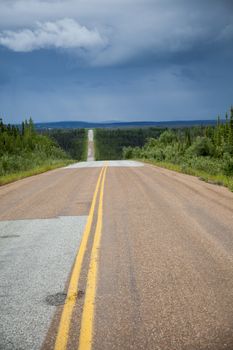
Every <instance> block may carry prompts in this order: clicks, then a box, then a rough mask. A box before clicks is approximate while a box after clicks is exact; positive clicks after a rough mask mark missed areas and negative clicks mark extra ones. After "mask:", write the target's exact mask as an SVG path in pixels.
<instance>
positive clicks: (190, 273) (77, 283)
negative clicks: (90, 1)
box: [0, 135, 233, 350]
mask: <svg viewBox="0 0 233 350" xmlns="http://www.w3.org/2000/svg"><path fill="white" fill-rule="evenodd" d="M89 136H90V135H89ZM0 266H1V274H0V298H1V304H0V309H1V310H0V314H1V317H0V349H4V350H5V349H6V350H8V349H24V350H29V349H30V350H31V349H40V348H43V349H54V348H55V349H56V350H61V349H82V350H86V349H91V348H92V349H93V350H105V349H106V350H110V349H119V350H122V349H124V350H127V349H151V350H154V349H162V350H207V349H211V350H221V349H224V350H226V349H228V350H230V349H231V350H232V349H233V194H232V193H231V192H229V191H228V190H227V189H225V188H222V187H218V186H214V185H211V184H207V183H205V182H202V181H200V180H198V179H197V178H195V177H192V176H187V175H183V174H178V173H175V172H172V171H169V170H165V169H161V168H158V167H153V166H150V165H144V166H142V164H141V163H137V162H130V161H129V162H128V161H118V162H114V161H113V162H94V161H90V162H86V163H77V164H75V165H72V166H71V167H67V168H64V169H59V170H54V171H50V172H48V173H44V174H41V175H37V176H33V177H31V178H27V179H24V180H21V181H18V182H15V183H12V184H9V185H6V186H3V187H1V188H0ZM67 292H68V295H67V297H66V293H67ZM65 298H66V302H65ZM64 302H65V305H64Z"/></svg>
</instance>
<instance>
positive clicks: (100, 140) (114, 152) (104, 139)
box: [94, 127, 164, 160]
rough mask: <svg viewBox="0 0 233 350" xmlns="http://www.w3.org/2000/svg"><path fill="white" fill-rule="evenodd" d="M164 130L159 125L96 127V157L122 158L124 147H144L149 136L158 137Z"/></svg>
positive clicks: (98, 158)
mask: <svg viewBox="0 0 233 350" xmlns="http://www.w3.org/2000/svg"><path fill="white" fill-rule="evenodd" d="M163 130H164V129H162V128H157V127H151V128H124V129H107V128H106V129H103V128H102V129H95V130H94V140H95V159H96V160H111V159H122V158H123V148H124V147H142V146H143V145H144V144H145V142H146V140H147V139H148V138H158V137H159V135H160V134H161V133H162V132H163Z"/></svg>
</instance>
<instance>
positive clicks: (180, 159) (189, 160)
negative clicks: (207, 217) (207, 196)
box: [123, 108, 233, 191]
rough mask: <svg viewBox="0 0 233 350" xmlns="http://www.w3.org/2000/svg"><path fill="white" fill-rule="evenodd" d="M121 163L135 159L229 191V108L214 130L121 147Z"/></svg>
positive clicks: (232, 152)
mask: <svg viewBox="0 0 233 350" xmlns="http://www.w3.org/2000/svg"><path fill="white" fill-rule="evenodd" d="M123 158H124V159H132V158H133V159H139V160H143V161H147V162H149V163H152V164H156V165H159V166H162V167H166V168H169V169H172V170H176V171H179V172H183V173H186V174H191V175H195V176H199V177H200V178H201V179H203V180H205V181H208V182H212V183H217V184H219V185H224V186H227V187H228V188H229V189H230V190H231V191H233V108H231V111H230V118H228V114H226V117H225V120H224V122H223V121H221V119H220V117H218V119H217V124H216V126H215V127H211V126H207V127H201V126H200V127H193V128H182V129H169V130H165V131H163V133H161V134H160V136H159V137H157V138H149V139H148V140H147V142H146V143H145V145H144V146H142V147H140V146H139V147H138V146H137V147H124V148H123Z"/></svg>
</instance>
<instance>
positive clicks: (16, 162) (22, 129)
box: [0, 118, 69, 176]
mask: <svg viewBox="0 0 233 350" xmlns="http://www.w3.org/2000/svg"><path fill="white" fill-rule="evenodd" d="M68 158H69V157H68V155H67V154H66V153H65V151H64V150H62V149H61V148H60V147H59V146H58V144H57V143H56V142H55V141H54V140H53V139H51V138H49V137H47V136H45V135H40V134H38V133H37V132H36V130H35V126H34V123H33V120H32V119H31V118H30V119H29V120H25V121H24V122H22V124H21V125H20V126H16V125H10V124H8V125H6V124H4V122H3V120H2V119H0V176H6V175H9V174H13V173H17V172H20V171H26V170H29V169H33V168H36V167H39V166H42V165H43V166H44V165H52V164H55V163H58V162H61V161H62V160H68Z"/></svg>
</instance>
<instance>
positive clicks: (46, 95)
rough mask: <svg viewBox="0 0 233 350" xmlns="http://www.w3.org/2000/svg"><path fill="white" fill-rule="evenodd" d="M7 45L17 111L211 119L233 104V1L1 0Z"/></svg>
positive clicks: (7, 106)
mask: <svg viewBox="0 0 233 350" xmlns="http://www.w3.org/2000/svg"><path fill="white" fill-rule="evenodd" d="M0 44H1V45H2V46H0V47H1V49H0V63H1V64H0V80H1V77H2V84H3V83H4V89H1V92H0V102H1V108H2V112H3V113H4V114H7V115H8V116H10V118H11V119H12V118H16V114H17V115H25V114H27V113H32V114H33V115H34V116H35V118H36V119H37V120H42V119H46V118H49V119H51V118H54V119H64V118H73V119H75V118H79V119H80V118H89V119H95V118H96V119H99V120H100V119H104V118H106V119H113V118H115V119H123V118H125V119H157V120H158V119H177V118H178V119H182V118H183V119H188V118H213V117H214V116H215V115H216V114H218V113H223V112H224V111H225V109H226V108H228V107H229V105H230V104H231V103H232V90H233V89H232V83H231V81H232V78H233V76H232V75H233V73H232V61H233V45H232V44H233V2H232V1H230V0H229V1H228V0H202V1H201V0H195V1H187V0H153V1H152V0H143V1H138V0H124V1H123V0H108V1H107V0H98V1H97V0H89V1H88V2H87V1H84V0H83V1H78V2H77V1H75V0H53V1H52V0H51V1H48V0H44V1H42V0H40V1H39V0H17V1H16V0H10V1H1V4H0ZM0 85H1V82H0ZM11 99H14V104H12V103H11ZM25 101H27V103H26V102H25ZM16 112H17V113H16Z"/></svg>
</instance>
